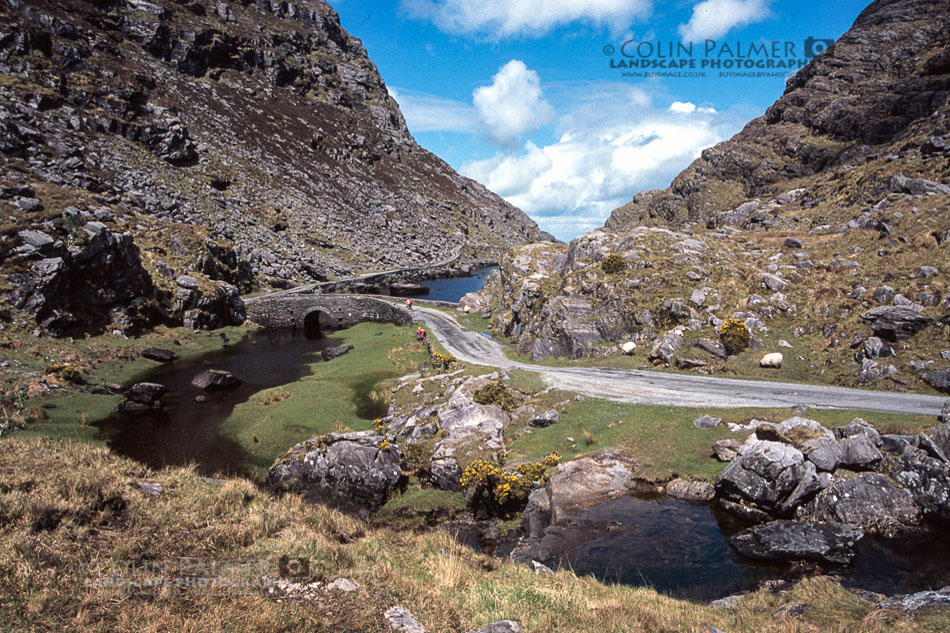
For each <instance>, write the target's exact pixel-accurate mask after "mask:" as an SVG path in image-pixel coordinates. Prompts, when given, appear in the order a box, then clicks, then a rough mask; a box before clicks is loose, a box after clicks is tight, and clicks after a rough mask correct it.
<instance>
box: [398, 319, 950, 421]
mask: <svg viewBox="0 0 950 633" xmlns="http://www.w3.org/2000/svg"><path fill="white" fill-rule="evenodd" d="M414 312H415V316H416V318H417V319H421V320H422V321H423V322H425V324H426V325H427V326H428V328H429V331H431V332H432V334H434V335H435V336H436V337H438V339H439V342H440V343H442V345H443V346H445V348H446V349H447V350H448V351H449V352H450V353H451V354H452V355H454V356H455V357H456V358H458V359H460V360H462V361H464V362H466V363H470V364H474V365H487V366H490V367H499V368H508V369H524V370H527V371H531V372H535V373H538V374H540V375H541V376H542V378H544V380H545V381H546V382H547V383H548V384H549V385H551V386H553V387H557V388H559V389H565V390H568V391H573V392H575V393H580V394H584V395H587V396H592V397H598V398H606V399H608V400H615V401H618V402H636V403H642V404H662V405H672V406H687V407H710V408H731V407H766V408H785V407H794V406H796V405H800V404H803V405H806V406H809V407H815V408H822V409H860V410H865V411H880V412H885V413H909V414H918V415H934V416H936V415H939V414H940V410H941V407H942V406H943V403H944V402H945V400H946V398H940V397H937V396H925V395H916V394H907V393H898V392H893V391H871V390H863V389H846V388H844V387H830V386H825V385H808V384H801V383H786V382H769V381H764V380H740V379H732V378H714V377H711V376H694V375H688V374H673V373H667V372H658V371H642V370H620V369H598V368H594V367H545V366H543V365H532V364H526V363H519V362H517V361H513V360H511V359H509V358H508V357H506V356H505V353H504V350H503V349H502V346H501V345H500V344H499V343H498V342H497V341H494V340H492V339H490V338H487V337H486V336H484V335H482V334H481V333H479V332H475V331H472V330H470V329H468V328H465V327H463V326H461V325H459V323H458V322H457V321H456V320H455V319H453V318H452V317H451V316H449V315H448V314H446V313H444V312H440V311H438V310H434V309H431V308H424V307H421V306H418V304H417V306H416V308H415V310H414Z"/></svg>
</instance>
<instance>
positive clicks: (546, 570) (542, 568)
mask: <svg viewBox="0 0 950 633" xmlns="http://www.w3.org/2000/svg"><path fill="white" fill-rule="evenodd" d="M528 567H530V568H531V571H533V572H534V573H536V574H538V575H539V576H553V575H554V570H553V569H551V568H550V567H548V566H547V565H545V564H544V563H539V562H538V561H536V560H532V561H529V562H528Z"/></svg>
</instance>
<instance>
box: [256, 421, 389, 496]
mask: <svg viewBox="0 0 950 633" xmlns="http://www.w3.org/2000/svg"><path fill="white" fill-rule="evenodd" d="M383 442H386V438H385V437H384V436H382V435H377V434H375V433H373V432H372V431H361V432H355V433H332V434H330V435H328V436H324V437H321V438H314V439H310V440H307V441H306V442H302V443H300V444H297V445H296V446H294V447H293V448H292V449H291V450H290V452H289V453H288V454H287V456H286V457H284V458H281V459H280V460H278V462H277V463H276V464H275V465H274V466H273V467H271V469H270V472H269V473H268V479H267V480H268V484H269V485H271V486H272V487H274V488H276V489H278V490H293V491H296V492H300V493H302V494H303V495H304V496H305V497H306V498H307V499H309V500H311V501H314V502H318V503H325V504H328V505H332V506H335V507H339V508H342V509H344V510H347V511H356V512H363V511H366V510H374V509H376V508H378V507H380V506H382V505H383V504H384V503H385V502H386V499H387V498H388V496H389V494H390V492H391V491H393V490H394V489H395V488H396V487H397V485H398V484H399V482H400V480H401V477H402V470H401V469H400V466H399V464H400V460H401V459H402V453H401V452H400V450H399V448H398V447H397V446H395V445H393V444H389V445H388V446H387V445H385V444H383ZM387 444H388V442H387Z"/></svg>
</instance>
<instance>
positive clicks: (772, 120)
mask: <svg viewBox="0 0 950 633" xmlns="http://www.w3.org/2000/svg"><path fill="white" fill-rule="evenodd" d="M948 8H950V4H948V3H947V2H921V1H918V0H881V1H878V2H875V3H873V4H872V5H870V6H869V7H868V8H867V9H866V10H865V11H864V12H862V13H861V15H860V16H859V17H858V19H857V20H856V21H855V24H854V26H853V28H852V29H851V30H850V31H849V32H848V33H846V34H845V35H844V36H842V38H841V39H840V40H839V41H838V42H837V43H836V44H835V45H834V46H833V47H831V48H829V49H828V51H826V52H825V53H823V54H822V55H820V56H819V57H817V58H816V59H815V60H813V62H812V63H811V64H810V65H809V66H807V67H806V68H804V69H802V71H800V72H799V73H798V74H797V75H796V76H795V77H794V78H793V79H791V80H790V82H789V84H788V88H787V90H786V92H785V94H784V95H783V96H782V97H781V98H780V99H779V100H778V101H777V102H776V103H775V104H774V105H773V106H772V107H771V108H769V110H768V111H767V112H766V114H765V116H763V117H761V118H759V119H756V120H754V121H752V122H750V123H749V124H748V125H747V126H746V127H745V129H744V130H743V131H742V132H740V133H739V134H738V135H736V136H735V137H734V138H732V139H730V140H729V141H726V142H724V143H721V144H719V145H717V146H715V147H713V148H710V149H708V150H706V151H704V152H703V154H702V157H701V158H699V159H698V160H696V161H695V162H694V163H693V164H692V165H690V167H689V168H688V169H686V170H685V171H684V172H683V173H681V174H680V175H679V176H677V178H676V179H675V180H674V181H673V184H672V186H671V187H670V188H669V189H667V190H666V191H653V192H646V193H643V194H639V195H638V196H636V197H635V198H634V200H633V201H632V202H631V203H629V204H627V205H625V206H624V207H622V208H620V209H617V210H616V211H614V213H613V214H612V215H611V217H610V219H609V221H608V222H607V225H606V227H605V228H604V229H599V230H596V231H593V232H591V233H588V234H587V235H584V236H581V237H579V238H577V239H576V240H574V241H573V242H572V243H571V244H570V246H562V245H557V244H538V245H528V246H524V247H521V248H519V249H516V251H514V252H513V253H512V254H510V255H509V256H506V257H505V258H504V259H503V261H502V267H501V271H500V273H499V274H498V275H496V276H495V277H494V278H493V279H492V280H491V285H490V288H489V290H487V291H486V292H485V293H484V296H483V297H481V298H480V299H481V304H485V303H488V302H490V304H491V306H492V307H493V311H494V314H493V327H494V329H495V331H496V332H497V333H500V334H503V335H506V336H508V337H510V338H511V339H512V342H513V343H514V344H515V345H516V347H517V348H518V350H519V352H521V353H522V354H524V355H526V356H530V357H532V358H534V359H541V358H546V357H551V356H553V357H558V358H573V359H578V358H582V357H585V356H600V357H609V356H616V358H613V359H611V360H610V361H598V362H608V363H610V364H614V365H617V366H622V367H627V366H637V365H642V364H644V363H648V362H652V363H654V364H658V365H670V366H675V367H678V368H680V369H684V370H690V371H700V372H718V373H725V374H733V375H735V374H739V375H752V376H761V377H781V378H785V379H789V378H795V379H799V380H817V381H823V382H832V383H838V384H847V385H855V384H860V385H868V386H873V385H877V386H887V387H892V388H898V389H906V388H921V389H934V388H935V389H942V390H948V389H950V371H948V369H947V368H950V328H948V327H947V326H948V324H950V316H948V315H950V293H948V288H950V285H948V275H950V264H948V262H950V104H948V97H950V39H948V32H950V31H948V29H947V21H948V18H950V11H948ZM611 255H614V257H610V256H611ZM608 258H610V259H609V260H608ZM469 301H470V302H471V301H472V300H471V299H470V300H469ZM477 304H478V302H475V303H474V304H473V305H477ZM728 317H734V318H738V319H740V320H742V321H744V322H745V324H746V325H747V326H748V328H749V329H750V330H751V332H752V339H753V340H752V350H751V351H747V352H744V353H742V354H739V355H738V358H727V354H726V353H725V351H724V350H723V349H722V348H721V346H719V345H718V343H717V341H716V339H717V338H718V328H719V326H720V325H721V324H722V323H723V322H724V320H725V319H726V318H728ZM628 341H629V342H635V343H640V347H639V348H638V349H637V351H636V352H634V353H631V356H630V357H629V358H627V357H623V358H621V357H620V349H619V347H620V346H619V345H615V344H616V343H624V342H628ZM644 343H645V345H644ZM629 347H630V346H628V351H630V350H629ZM763 347H764V348H766V349H765V350H764V351H766V352H773V351H774V352H782V353H783V354H784V366H783V368H782V369H781V370H776V369H771V368H764V367H759V360H760V357H761V356H762V354H763V351H755V350H757V349H762V348H763Z"/></svg>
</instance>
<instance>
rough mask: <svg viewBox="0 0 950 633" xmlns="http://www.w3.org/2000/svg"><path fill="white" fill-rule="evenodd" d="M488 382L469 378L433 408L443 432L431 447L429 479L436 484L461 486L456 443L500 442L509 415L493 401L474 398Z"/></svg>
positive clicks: (491, 444) (452, 487)
mask: <svg viewBox="0 0 950 633" xmlns="http://www.w3.org/2000/svg"><path fill="white" fill-rule="evenodd" d="M488 383H489V380H488V379H487V378H483V377H476V378H469V379H468V380H467V381H465V382H464V383H463V384H462V385H460V386H459V388H458V389H456V390H455V392H454V393H453V394H452V396H451V397H450V398H449V401H448V402H447V403H446V404H445V406H443V407H441V408H440V409H439V410H438V412H437V415H438V419H439V428H440V429H441V430H442V431H444V432H445V438H443V439H441V440H439V441H438V442H437V443H436V445H435V447H434V449H433V452H432V460H431V465H430V478H429V479H430V481H431V482H432V483H433V484H434V485H435V486H437V487H439V488H442V489H444V490H460V489H461V483H460V482H459V477H460V476H461V475H462V469H461V468H460V467H459V464H458V462H457V461H456V459H455V451H456V449H457V448H459V447H460V446H462V445H472V444H474V445H476V446H478V447H482V448H486V449H488V450H492V451H497V450H499V449H501V448H503V446H504V437H503V432H504V429H505V427H506V426H507V425H508V424H509V423H510V422H511V416H510V415H509V414H508V412H507V411H505V410H504V409H502V408H500V407H498V406H495V405H493V404H479V403H477V402H475V392H476V391H478V390H479V389H481V388H482V387H484V386H486V385H487V384H488Z"/></svg>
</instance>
